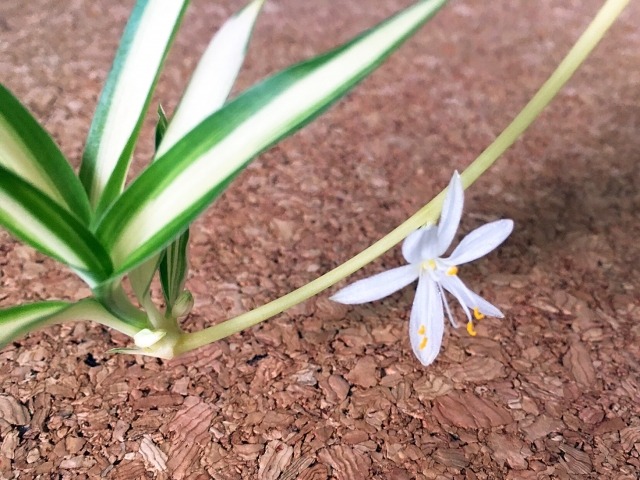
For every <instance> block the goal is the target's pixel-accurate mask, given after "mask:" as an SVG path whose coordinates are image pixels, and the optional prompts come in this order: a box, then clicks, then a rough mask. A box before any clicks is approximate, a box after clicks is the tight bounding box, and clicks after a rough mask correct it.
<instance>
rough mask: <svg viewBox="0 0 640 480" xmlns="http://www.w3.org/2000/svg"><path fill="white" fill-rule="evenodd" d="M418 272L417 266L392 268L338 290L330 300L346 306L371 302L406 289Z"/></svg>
mask: <svg viewBox="0 0 640 480" xmlns="http://www.w3.org/2000/svg"><path fill="white" fill-rule="evenodd" d="M419 272H420V270H419V267H418V266H417V265H404V266H402V267H398V268H394V269H392V270H388V271H386V272H382V273H379V274H377V275H374V276H373V277H369V278H364V279H362V280H358V281H357V282H355V283H352V284H351V285H348V286H346V287H344V288H343V289H342V290H338V292H337V293H336V294H335V295H333V296H332V297H331V300H333V301H334V302H338V303H345V304H347V305H354V304H357V303H365V302H373V301H374V300H379V299H381V298H384V297H386V296H387V295H391V294H392V293H393V292H396V291H398V290H400V289H401V288H403V287H406V286H407V285H409V284H410V283H411V282H413V281H415V280H416V279H417V278H418V275H419Z"/></svg>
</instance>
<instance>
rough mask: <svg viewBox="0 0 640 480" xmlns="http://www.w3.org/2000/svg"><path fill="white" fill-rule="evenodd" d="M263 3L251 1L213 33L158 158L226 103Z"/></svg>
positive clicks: (262, 0)
mask: <svg viewBox="0 0 640 480" xmlns="http://www.w3.org/2000/svg"><path fill="white" fill-rule="evenodd" d="M263 3H264V0H254V1H252V2H251V3H249V4H248V5H247V6H245V7H244V8H243V9H242V10H240V11H239V12H238V13H236V14H235V15H234V16H233V17H231V18H229V20H227V21H226V22H225V23H224V25H222V27H221V28H220V30H219V31H218V32H217V33H216V35H214V37H213V38H212V40H211V42H210V43H209V46H208V47H207V49H206V50H205V52H204V54H203V55H202V58H201V59H200V62H198V66H197V67H196V70H195V71H194V72H193V75H192V76H191V80H190V81H189V85H188V86H187V89H186V90H185V93H184V95H183V96H182V100H180V105H178V108H177V109H176V112H175V114H174V115H173V118H172V119H171V123H170V124H169V128H168V130H167V132H166V135H165V137H164V140H163V142H162V144H161V145H160V148H159V149H158V151H157V153H156V157H160V156H162V155H163V154H164V153H165V152H167V151H168V150H169V149H170V148H171V147H173V146H174V145H175V143H176V142H177V141H178V140H180V139H181V138H182V137H184V136H185V135H186V134H187V133H188V132H189V131H191V130H193V128H194V127H196V126H197V125H198V124H199V123H200V122H202V121H203V120H204V119H205V118H207V117H208V116H209V115H211V114H212V113H213V112H215V111H216V110H218V109H219V108H220V107H222V105H224V103H225V101H226V100H227V97H228V96H229V92H230V91H231V88H232V87H233V84H234V83H235V81H236V78H237V76H238V72H239V71H240V67H241V66H242V63H243V62H244V57H245V55H246V53H247V47H248V44H249V40H250V39H251V32H252V31H253V27H254V25H255V22H256V19H257V18H258V13H260V9H261V8H262V4H263Z"/></svg>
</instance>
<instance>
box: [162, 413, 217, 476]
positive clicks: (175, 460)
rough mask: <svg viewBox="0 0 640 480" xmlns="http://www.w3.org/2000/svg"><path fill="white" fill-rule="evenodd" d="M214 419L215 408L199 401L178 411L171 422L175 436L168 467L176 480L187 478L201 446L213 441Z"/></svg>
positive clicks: (170, 425) (170, 428)
mask: <svg viewBox="0 0 640 480" xmlns="http://www.w3.org/2000/svg"><path fill="white" fill-rule="evenodd" d="M212 419H213V408H212V407H211V406H210V405H208V404H206V403H204V402H198V403H195V404H193V405H189V406H186V407H184V408H183V409H182V410H180V411H178V412H177V413H176V414H175V416H174V417H173V420H171V422H170V423H169V431H170V432H173V434H174V436H173V438H172V440H171V447H170V448H169V454H168V461H167V468H168V469H169V472H171V475H172V476H173V478H175V479H176V480H182V479H183V478H186V476H187V474H188V473H189V470H190V468H191V465H192V464H193V463H194V459H195V458H197V457H198V456H199V455H200V452H201V448H202V446H203V445H206V444H207V443H209V442H210V441H211V435H210V434H209V432H208V431H209V426H210V425H211V420H212Z"/></svg>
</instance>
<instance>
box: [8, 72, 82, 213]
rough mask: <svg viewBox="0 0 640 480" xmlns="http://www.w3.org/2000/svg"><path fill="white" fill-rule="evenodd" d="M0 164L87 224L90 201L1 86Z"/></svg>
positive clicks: (55, 148) (62, 159)
mask: <svg viewBox="0 0 640 480" xmlns="http://www.w3.org/2000/svg"><path fill="white" fill-rule="evenodd" d="M0 165H1V166H3V167H5V168H6V169H7V170H10V171H12V172H13V173H15V174H16V175H18V176H19V177H21V178H22V179H24V180H25V181H27V182H29V183H30V184H31V185H33V186H34V187H36V188H37V189H39V190H40V191H41V192H42V193H44V194H46V195H48V196H49V197H50V198H51V200H53V201H54V202H56V203H58V205H60V206H61V207H63V208H64V209H65V210H67V212H69V213H71V214H73V215H75V216H76V217H78V219H80V220H81V221H82V222H84V223H88V222H89V216H90V208H89V201H88V200H87V195H86V194H85V192H84V189H83V188H82V185H81V184H80V181H79V180H78V177H76V175H75V174H74V173H73V169H72V168H71V165H69V162H67V159H66V158H65V157H64V155H63V154H62V152H61V151H60V149H59V148H58V146H57V145H56V144H55V142H54V141H53V140H52V139H51V137H50V136H49V134H48V133H47V132H46V131H45V130H44V129H43V128H42V127H41V126H40V124H39V123H38V121H37V120H36V119H35V118H33V116H32V115H31V113H29V111H28V110H27V109H26V108H25V107H24V106H23V105H22V104H21V103H20V101H19V100H18V99H17V98H16V97H14V96H13V95H12V94H11V92H9V90H7V89H6V88H5V87H4V86H3V85H2V84H0Z"/></svg>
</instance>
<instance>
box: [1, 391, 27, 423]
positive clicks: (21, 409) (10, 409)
mask: <svg viewBox="0 0 640 480" xmlns="http://www.w3.org/2000/svg"><path fill="white" fill-rule="evenodd" d="M0 419H2V420H4V421H6V422H8V423H10V424H11V425H28V424H29V421H30V420H31V416H30V415H29V411H28V410H27V407H25V406H24V405H22V404H21V403H20V402H18V400H16V399H15V398H14V397H12V396H11V395H0Z"/></svg>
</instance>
